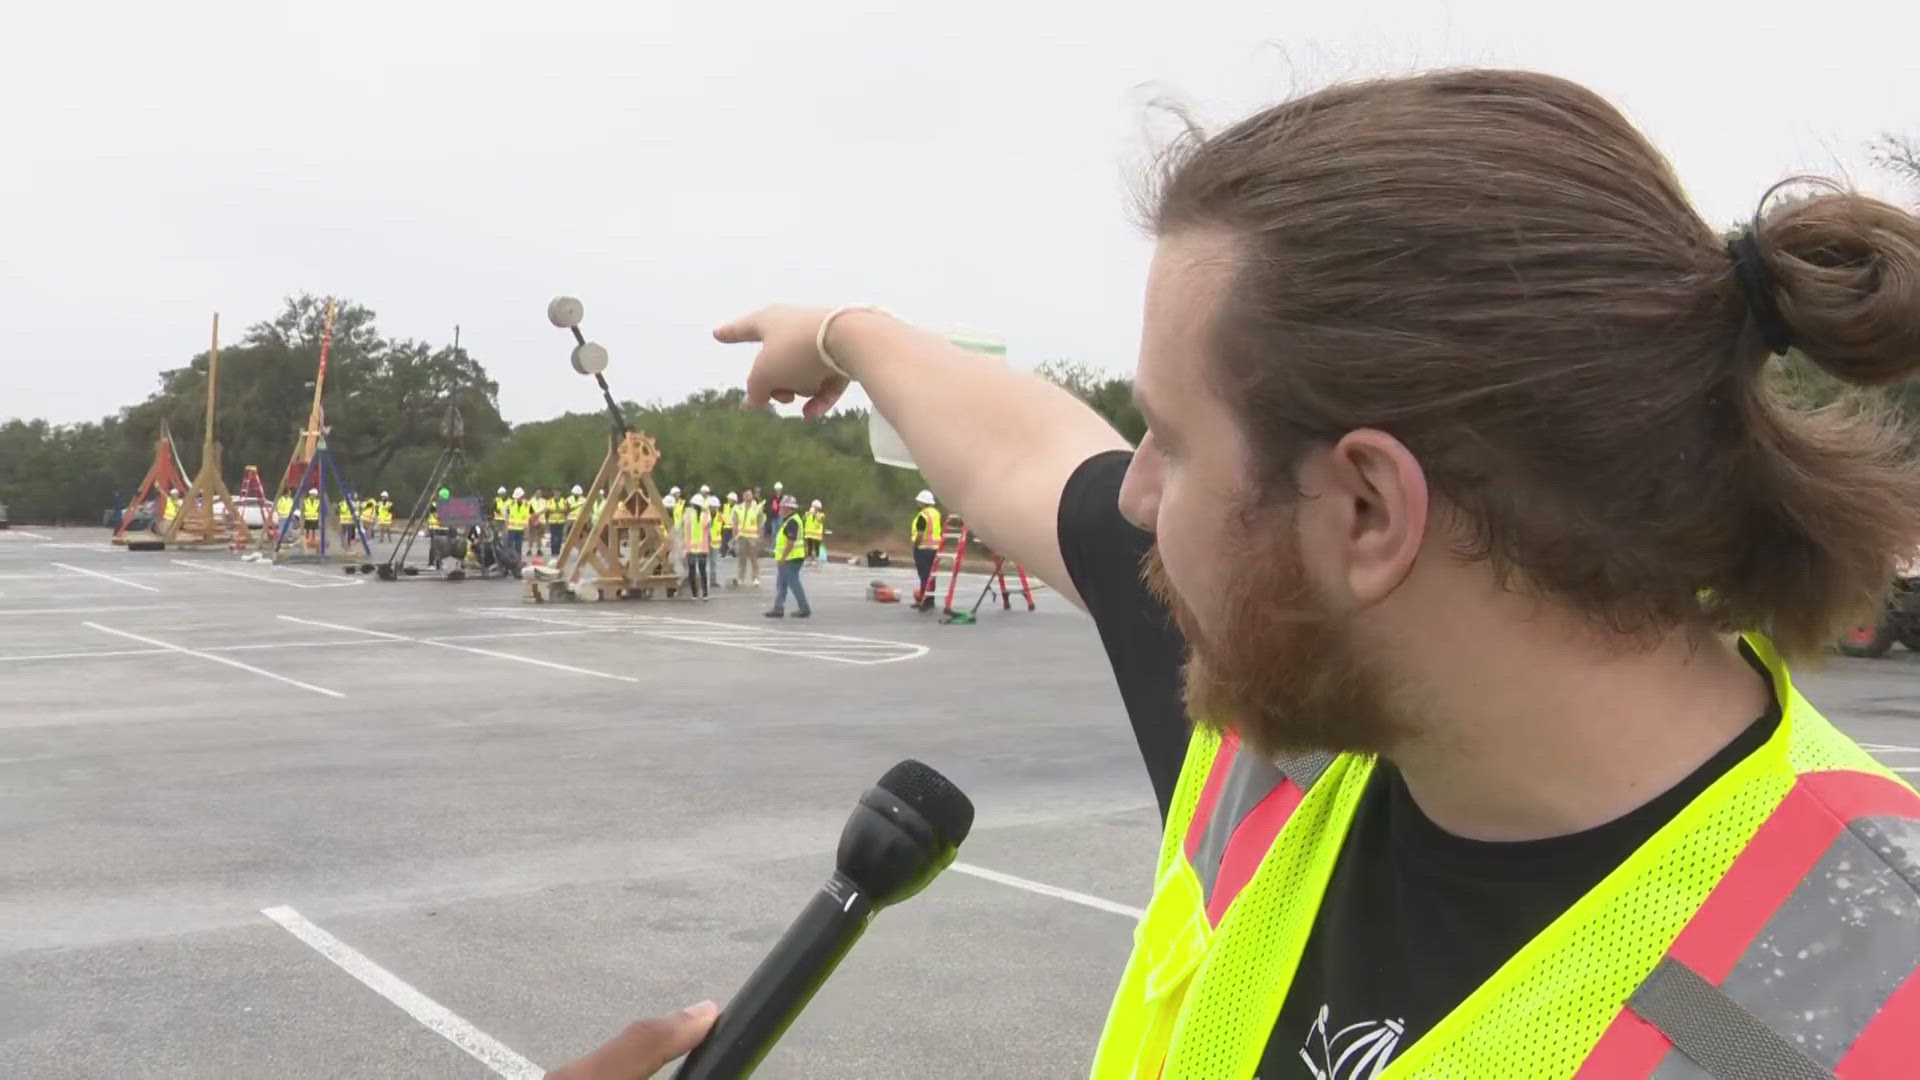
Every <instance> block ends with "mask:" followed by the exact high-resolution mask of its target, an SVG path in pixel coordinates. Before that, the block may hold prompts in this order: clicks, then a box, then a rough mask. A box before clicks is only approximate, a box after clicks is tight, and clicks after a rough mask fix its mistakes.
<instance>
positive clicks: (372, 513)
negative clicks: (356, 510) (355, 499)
mask: <svg viewBox="0 0 1920 1080" xmlns="http://www.w3.org/2000/svg"><path fill="white" fill-rule="evenodd" d="M379 522H380V500H378V499H364V500H362V501H361V503H360V535H362V536H364V537H366V538H367V539H368V540H372V539H373V527H374V526H375V525H377V524H379Z"/></svg>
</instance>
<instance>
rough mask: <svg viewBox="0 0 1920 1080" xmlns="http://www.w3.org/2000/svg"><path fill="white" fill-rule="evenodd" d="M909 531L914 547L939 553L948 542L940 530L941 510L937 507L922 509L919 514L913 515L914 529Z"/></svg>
mask: <svg viewBox="0 0 1920 1080" xmlns="http://www.w3.org/2000/svg"><path fill="white" fill-rule="evenodd" d="M907 531H908V532H910V533H912V536H911V537H909V539H911V540H912V541H913V546H914V547H923V548H931V549H932V550H934V551H938V550H940V547H941V545H942V544H944V543H945V542H946V536H945V535H944V534H943V533H942V530H941V528H940V508H939V507H937V506H927V507H922V508H921V510H920V512H919V513H917V514H915V515H913V527H912V528H911V529H909V530H907Z"/></svg>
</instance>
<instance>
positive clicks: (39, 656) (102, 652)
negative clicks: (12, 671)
mask: <svg viewBox="0 0 1920 1080" xmlns="http://www.w3.org/2000/svg"><path fill="white" fill-rule="evenodd" d="M172 651H173V650H172V649H95V650H93V651H91V652H48V653H24V654H21V655H18V656H0V661H11V660H92V659H94V658H96V657H101V656H165V655H167V654H168V653H171V652H172Z"/></svg>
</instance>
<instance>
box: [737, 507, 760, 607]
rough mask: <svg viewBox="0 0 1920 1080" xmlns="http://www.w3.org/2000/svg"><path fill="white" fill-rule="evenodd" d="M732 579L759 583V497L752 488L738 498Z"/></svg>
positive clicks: (755, 585) (754, 584)
mask: <svg viewBox="0 0 1920 1080" xmlns="http://www.w3.org/2000/svg"><path fill="white" fill-rule="evenodd" d="M734 520H735V523H736V525H735V530H734V534H733V553H734V555H735V556H736V557H737V561H736V562H735V564H734V571H733V581H734V584H736V585H750V586H753V587H755V588H758V587H759V585H760V499H759V497H758V495H757V494H756V493H755V492H754V490H753V489H752V488H748V489H747V490H746V493H745V494H744V495H742V496H741V498H740V506H739V510H738V515H737V516H736V517H735V519H734Z"/></svg>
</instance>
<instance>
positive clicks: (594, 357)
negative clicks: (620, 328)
mask: <svg viewBox="0 0 1920 1080" xmlns="http://www.w3.org/2000/svg"><path fill="white" fill-rule="evenodd" d="M573 370H575V371H577V372H579V373H580V374H582V375H598V374H600V373H601V372H603V371H605V370H607V347H606V346H604V345H596V344H595V343H593V342H591V341H589V342H587V343H586V344H585V345H575V346H574V347H573Z"/></svg>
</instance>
